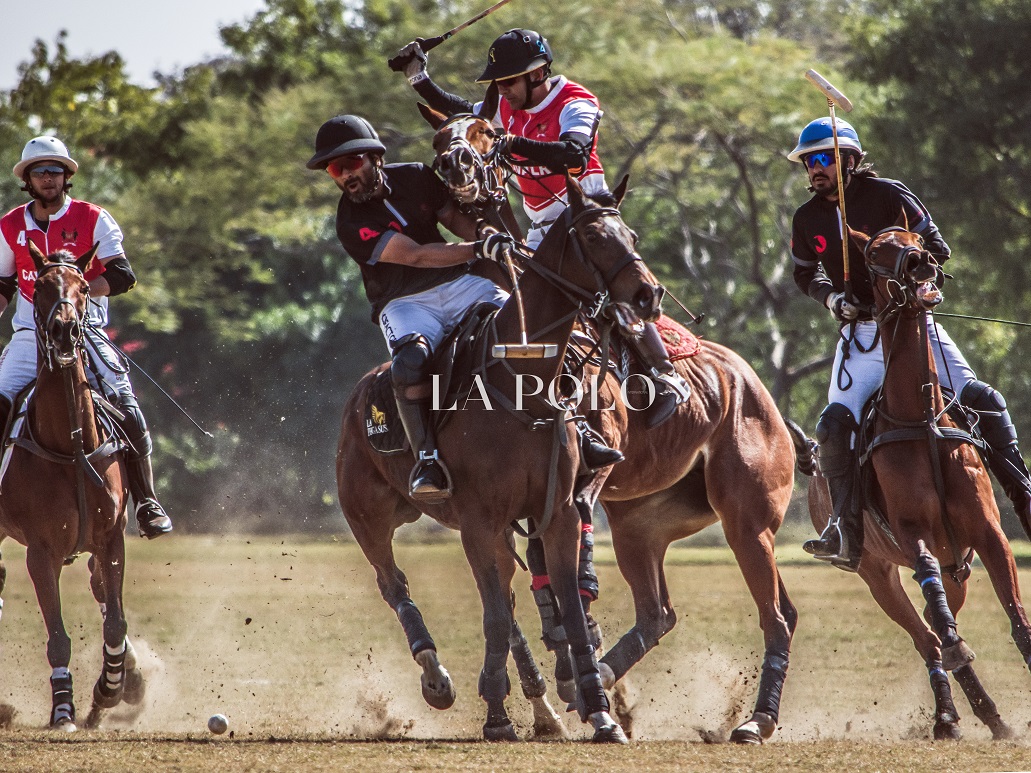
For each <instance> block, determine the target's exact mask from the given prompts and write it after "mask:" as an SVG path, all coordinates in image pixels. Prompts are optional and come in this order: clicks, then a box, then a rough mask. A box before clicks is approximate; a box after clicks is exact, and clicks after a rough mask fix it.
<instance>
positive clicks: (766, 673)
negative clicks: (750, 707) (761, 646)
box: [755, 651, 788, 724]
mask: <svg viewBox="0 0 1031 773" xmlns="http://www.w3.org/2000/svg"><path fill="white" fill-rule="evenodd" d="M787 675H788V653H786V652H775V651H767V653H766V657H765V658H764V659H763V670H762V676H761V677H760V678H759V696H758V697H757V698H756V700H755V710H756V711H757V712H762V713H763V714H768V715H769V716H770V718H771V719H772V720H773V722H774V724H776V722H777V718H778V717H779V716H780V693H781V690H782V689H783V688H784V679H785V678H786V677H787Z"/></svg>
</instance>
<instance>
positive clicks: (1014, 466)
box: [959, 381, 1031, 538]
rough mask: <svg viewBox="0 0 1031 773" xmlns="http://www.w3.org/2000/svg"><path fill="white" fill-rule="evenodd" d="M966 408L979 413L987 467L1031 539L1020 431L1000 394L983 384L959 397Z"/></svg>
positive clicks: (1028, 479) (1029, 477)
mask: <svg viewBox="0 0 1031 773" xmlns="http://www.w3.org/2000/svg"><path fill="white" fill-rule="evenodd" d="M959 400H960V402H961V403H963V405H965V406H967V407H968V408H972V409H973V410H975V411H977V414H978V416H979V421H978V426H979V427H980V429H981V437H983V438H984V441H985V442H986V443H987V444H988V446H989V453H988V467H989V469H991V471H992V472H993V473H994V474H995V477H996V478H997V479H998V481H999V483H1000V485H1001V486H1002V490H1003V491H1005V492H1006V496H1007V497H1008V498H1009V500H1010V502H1012V503H1013V509H1014V511H1016V513H1017V518H1019V519H1020V525H1021V526H1023V527H1024V533H1025V534H1027V535H1028V537H1029V538H1031V474H1029V473H1028V469H1027V465H1026V464H1025V463H1024V457H1023V456H1022V455H1021V453H1020V447H1019V446H1018V445H1017V430H1016V428H1015V427H1014V426H1013V420H1012V419H1011V418H1010V413H1009V411H1008V410H1007V409H1006V400H1005V398H1003V396H1002V395H1001V394H1000V393H999V392H998V390H996V389H994V388H993V387H991V386H990V385H989V384H986V383H985V382H983V381H971V382H970V383H969V384H967V385H966V386H965V387H964V388H963V392H962V393H961V394H960V396H959Z"/></svg>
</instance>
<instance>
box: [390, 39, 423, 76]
mask: <svg viewBox="0 0 1031 773" xmlns="http://www.w3.org/2000/svg"><path fill="white" fill-rule="evenodd" d="M397 58H398V59H402V60H404V64H403V65H402V68H403V69H402V70H401V72H403V73H404V75H405V77H406V78H408V82H409V83H410V84H412V85H413V86H414V85H415V84H416V83H418V82H419V81H423V80H426V78H427V77H428V76H427V75H426V62H427V61H428V57H427V56H426V52H425V51H423V50H422V46H420V45H419V41H417V40H413V41H412V42H411V43H409V44H408V45H407V46H405V47H404V48H402V49H401V50H400V51H398V52H397Z"/></svg>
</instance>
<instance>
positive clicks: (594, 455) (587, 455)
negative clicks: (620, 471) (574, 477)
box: [576, 419, 623, 470]
mask: <svg viewBox="0 0 1031 773" xmlns="http://www.w3.org/2000/svg"><path fill="white" fill-rule="evenodd" d="M576 432H577V434H578V435H579V438H580V458H581V459H583V463H584V467H586V468H587V469H588V470H600V469H601V468H602V467H608V466H609V465H611V464H615V463H616V462H621V461H623V453H622V452H621V451H618V450H616V449H615V448H610V447H609V446H608V445H607V444H606V443H605V439H604V438H603V437H601V435H599V434H598V433H597V432H595V431H594V430H593V429H591V426H590V425H589V424H588V423H587V422H586V421H585V420H584V419H578V420H577V421H576Z"/></svg>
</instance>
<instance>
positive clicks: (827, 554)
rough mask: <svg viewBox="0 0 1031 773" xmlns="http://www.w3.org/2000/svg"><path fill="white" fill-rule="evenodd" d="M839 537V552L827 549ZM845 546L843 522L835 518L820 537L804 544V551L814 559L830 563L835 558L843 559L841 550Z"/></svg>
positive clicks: (829, 522)
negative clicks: (835, 537)
mask: <svg viewBox="0 0 1031 773" xmlns="http://www.w3.org/2000/svg"><path fill="white" fill-rule="evenodd" d="M835 535H837V542H838V547H837V550H834V549H833V548H829V549H828V548H827V547H825V546H827V545H828V544H830V545H833V543H834V536H835ZM844 544H845V535H844V533H843V532H842V530H841V520H840V519H839V518H834V517H833V516H832V517H831V519H830V520H829V521H827V525H826V526H824V527H823V531H822V532H820V536H819V537H817V538H816V539H810V540H806V541H805V542H803V543H802V550H804V551H805V552H806V553H808V554H809V555H811V556H813V557H814V558H819V559H820V560H822V561H830V560H831V559H834V558H840V557H841V548H842V547H843V546H844Z"/></svg>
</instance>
